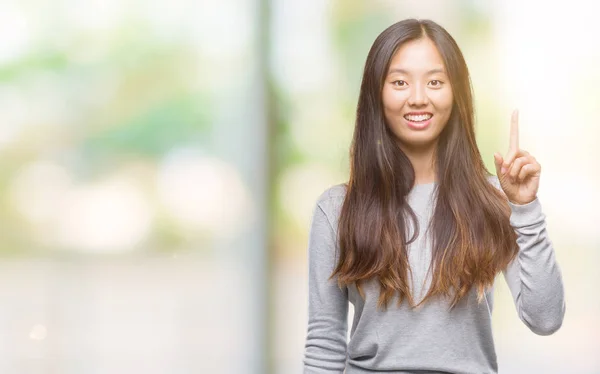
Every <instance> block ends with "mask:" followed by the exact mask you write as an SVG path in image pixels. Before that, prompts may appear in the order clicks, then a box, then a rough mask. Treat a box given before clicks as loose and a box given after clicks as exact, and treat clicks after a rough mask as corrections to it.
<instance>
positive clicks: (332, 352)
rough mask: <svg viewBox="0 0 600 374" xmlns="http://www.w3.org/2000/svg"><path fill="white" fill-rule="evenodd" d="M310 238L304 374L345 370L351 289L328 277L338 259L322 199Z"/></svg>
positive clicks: (333, 235) (316, 212)
mask: <svg viewBox="0 0 600 374" xmlns="http://www.w3.org/2000/svg"><path fill="white" fill-rule="evenodd" d="M319 200H320V201H319V203H317V205H316V207H315V209H314V212H313V217H312V223H311V227H310V232H309V239H308V290H309V295H308V331H307V335H306V344H305V351H304V374H313V373H314V374H317V373H327V374H332V373H343V371H344V368H345V365H346V345H347V342H346V338H347V335H346V334H347V328H348V326H347V325H348V322H347V316H348V291H347V289H346V288H343V289H340V288H339V287H338V285H337V282H336V281H335V279H331V280H329V279H328V278H329V276H330V275H331V273H332V272H333V269H334V267H335V262H336V261H335V259H336V253H335V252H336V244H335V243H336V238H335V234H334V232H335V231H334V229H333V226H332V224H331V222H330V220H329V218H328V217H327V215H326V214H325V210H324V209H323V206H327V205H326V203H327V202H328V201H323V199H319Z"/></svg>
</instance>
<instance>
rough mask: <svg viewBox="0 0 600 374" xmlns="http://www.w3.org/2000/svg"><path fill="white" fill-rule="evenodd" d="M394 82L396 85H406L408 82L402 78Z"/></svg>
mask: <svg viewBox="0 0 600 374" xmlns="http://www.w3.org/2000/svg"><path fill="white" fill-rule="evenodd" d="M392 84H393V85H394V86H396V87H404V86H406V82H405V81H402V80H398V81H393V82H392Z"/></svg>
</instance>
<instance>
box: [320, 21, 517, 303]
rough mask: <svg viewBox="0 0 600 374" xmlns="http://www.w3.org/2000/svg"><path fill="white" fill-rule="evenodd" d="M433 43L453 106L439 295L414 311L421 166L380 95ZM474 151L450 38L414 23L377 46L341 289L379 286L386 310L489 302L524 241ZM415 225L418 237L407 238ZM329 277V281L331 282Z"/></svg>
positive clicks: (446, 138)
mask: <svg viewBox="0 0 600 374" xmlns="http://www.w3.org/2000/svg"><path fill="white" fill-rule="evenodd" d="M421 38H429V39H430V40H431V41H432V42H433V43H434V44H435V46H436V47H437V49H438V51H439V53H440V55H441V56H442V59H443V61H444V64H445V68H446V71H447V74H448V77H449V80H450V84H451V87H452V93H453V97H454V103H453V107H452V112H451V114H450V118H449V120H448V123H447V124H446V126H445V128H444V130H443V131H442V132H441V133H440V135H439V140H438V144H437V148H436V150H435V163H436V177H437V181H438V183H437V185H436V186H435V192H436V199H435V208H434V211H433V216H432V219H431V222H430V225H429V226H428V227H427V231H431V232H432V251H433V252H432V260H431V264H430V266H429V270H428V275H429V272H432V279H431V286H430V288H429V290H428V292H427V294H426V295H425V297H424V298H423V300H422V301H421V302H420V303H419V304H417V305H415V301H414V298H413V295H411V291H410V283H409V282H408V272H410V271H411V269H410V266H409V262H408V254H407V245H408V244H410V243H412V242H413V241H414V240H416V238H417V236H418V233H419V227H418V221H417V217H416V215H415V213H414V211H413V210H412V209H411V207H410V206H409V205H408V203H407V201H406V197H407V195H408V193H409V192H410V190H411V189H412V186H413V185H414V182H415V172H414V169H413V166H412V164H411V162H410V160H409V159H408V157H407V156H406V155H405V153H404V152H403V151H402V150H401V149H400V147H399V146H398V145H397V140H396V139H395V136H394V134H393V133H392V132H391V130H390V129H389V127H388V125H387V124H386V121H385V117H384V111H383V104H382V89H383V84H384V80H385V77H386V76H387V72H388V69H389V65H390V61H391V59H392V57H393V56H394V54H395V53H396V51H397V50H398V48H399V47H400V46H402V45H403V44H404V43H406V42H409V41H413V40H418V39H421ZM491 175H492V174H491V173H490V172H489V171H488V170H487V169H486V168H485V165H484V163H483V160H482V158H481V154H480V153H479V149H478V147H477V144H476V139H475V130H474V114H473V99H472V91H471V81H470V77H469V71H468V68H467V65H466V63H465V60H464V57H463V55H462V53H461V51H460V49H459V47H458V45H457V43H456V42H455V40H454V39H453V38H452V36H451V35H450V34H449V33H448V32H447V31H446V30H445V29H444V28H442V27H441V26H440V25H438V24H437V23H435V22H433V21H430V20H416V19H407V20H403V21H401V22H398V23H396V24H394V25H392V26H390V27H388V28H387V29H386V30H384V31H383V32H382V33H381V34H380V35H379V36H378V37H377V39H376V40H375V42H374V43H373V46H372V47H371V49H370V51H369V54H368V56H367V60H366V63H365V68H364V72H363V77H362V83H361V87H360V94H359V98H358V106H357V111H356V123H355V128H354V136H353V139H352V145H351V148H350V177H349V181H348V183H347V184H346V196H345V200H344V203H343V205H342V209H341V213H340V219H339V227H338V243H339V249H340V253H339V261H338V263H337V265H336V267H335V269H334V271H333V274H332V275H331V278H333V277H335V276H337V280H338V284H339V285H340V286H344V285H346V286H347V285H350V284H352V283H354V284H356V286H357V289H358V291H359V293H360V295H361V296H362V297H363V298H364V292H363V290H362V287H361V282H362V281H366V280H368V279H370V278H372V277H376V278H377V279H378V283H379V286H380V295H379V300H378V307H383V308H387V306H388V304H389V301H390V300H391V299H392V297H393V296H394V295H396V294H397V296H398V305H401V304H402V302H403V300H404V299H407V301H408V302H409V305H410V306H411V307H417V306H419V305H421V304H422V303H425V302H426V301H427V300H429V299H431V298H433V297H435V296H436V295H442V296H449V297H451V298H452V299H451V300H452V302H451V305H450V309H452V308H454V306H455V305H456V304H458V303H459V302H460V300H461V299H462V298H463V297H464V296H465V295H466V294H467V293H468V292H469V290H470V289H471V288H472V287H476V288H477V295H478V296H477V300H478V302H481V300H482V299H483V297H484V293H485V291H486V288H487V287H491V286H492V285H493V282H494V279H495V277H496V275H497V273H498V272H500V271H501V270H503V269H505V268H506V267H507V266H508V264H509V263H510V262H511V261H512V260H513V259H514V258H515V257H516V255H517V253H518V246H517V244H516V233H515V232H514V230H513V228H512V227H511V225H510V221H509V218H510V209H509V206H508V203H507V199H506V197H505V196H504V195H503V193H502V192H501V191H500V190H499V189H498V188H496V187H494V186H493V185H492V184H491V183H490V181H488V177H490V176H491ZM407 219H412V221H413V223H414V225H413V227H414V228H415V231H414V234H413V236H412V237H411V238H410V239H408V238H407V237H406V236H407V234H406V232H405V227H406V224H407V223H408V222H407ZM331 278H330V279H331Z"/></svg>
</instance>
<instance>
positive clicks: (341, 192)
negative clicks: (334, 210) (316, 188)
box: [317, 183, 347, 204]
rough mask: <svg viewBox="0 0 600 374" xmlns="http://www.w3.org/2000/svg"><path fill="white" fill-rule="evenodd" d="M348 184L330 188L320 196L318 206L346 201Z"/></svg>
mask: <svg viewBox="0 0 600 374" xmlns="http://www.w3.org/2000/svg"><path fill="white" fill-rule="evenodd" d="M346 189H347V183H340V184H336V185H333V186H330V187H328V188H327V189H326V190H325V191H323V192H322V193H321V195H319V198H318V199H317V203H318V204H329V203H331V202H338V201H340V200H341V201H344V198H345V197H346Z"/></svg>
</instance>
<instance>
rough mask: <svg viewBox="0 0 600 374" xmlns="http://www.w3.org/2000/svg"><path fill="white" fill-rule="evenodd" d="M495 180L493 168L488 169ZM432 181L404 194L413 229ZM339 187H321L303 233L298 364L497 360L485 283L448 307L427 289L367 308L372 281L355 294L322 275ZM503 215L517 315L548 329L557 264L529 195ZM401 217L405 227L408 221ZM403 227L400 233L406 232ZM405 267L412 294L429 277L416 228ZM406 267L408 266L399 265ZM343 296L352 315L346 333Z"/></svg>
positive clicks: (446, 367)
mask: <svg viewBox="0 0 600 374" xmlns="http://www.w3.org/2000/svg"><path fill="white" fill-rule="evenodd" d="M489 181H490V183H492V184H493V185H494V186H496V188H499V189H500V184H499V181H498V178H497V177H496V176H492V177H490V178H489ZM436 186H437V184H436V183H435V182H434V183H429V184H421V185H416V186H415V187H414V188H413V189H412V190H411V192H410V193H409V195H408V203H409V204H410V206H411V207H412V209H413V210H414V211H415V213H416V214H417V216H418V218H419V226H420V228H421V230H420V233H419V235H422V234H423V233H424V232H425V229H424V228H426V227H427V223H428V222H429V220H430V218H431V215H432V212H433V204H432V203H433V197H434V194H435V191H436ZM345 193H346V187H345V186H344V185H342V184H339V185H336V186H333V187H330V188H329V189H327V190H326V191H325V192H324V193H323V194H322V195H321V196H320V197H319V199H318V201H317V204H316V207H315V209H314V212H313V218H312V223H311V226H310V233H309V240H308V263H309V272H308V274H309V278H308V286H309V299H308V331H307V335H306V343H305V350H304V374H313V373H315V374H316V373H323V374H324V373H327V374H332V373H343V372H344V370H345V373H346V374H362V373H378V372H385V373H396V374H400V373H402V374H404V373H406V374H408V373H415V374H416V373H419V374H430V373H431V374H433V373H461V374H481V373H486V374H487V373H497V372H498V362H497V359H496V352H495V349H494V339H493V335H492V310H493V303H494V300H493V288H491V289H489V290H488V291H487V292H486V295H485V300H484V301H483V302H482V303H481V304H478V303H477V294H476V290H475V288H473V289H471V291H470V293H469V294H468V295H467V296H465V297H466V298H467V299H466V300H462V301H461V302H460V303H459V304H457V305H456V307H455V308H454V310H452V311H448V306H449V304H448V303H447V301H448V300H446V301H444V300H443V299H442V298H439V297H438V298H436V299H432V300H431V301H430V302H428V303H426V304H424V305H422V306H420V307H419V308H418V309H416V310H411V309H410V307H409V306H408V303H407V302H406V301H404V302H403V303H402V305H401V306H400V307H398V306H397V304H396V299H393V300H392V301H391V302H390V304H389V306H388V309H387V310H386V311H382V310H377V300H378V297H379V286H378V283H377V282H376V281H375V280H371V281H369V282H365V283H363V288H364V292H365V300H363V299H362V298H361V297H360V295H359V294H358V291H357V289H356V287H355V286H353V285H352V286H348V287H344V288H343V289H340V288H339V287H338V286H337V283H336V281H335V279H332V280H327V278H329V276H330V275H331V273H332V271H333V269H334V266H335V264H336V261H337V252H336V250H337V251H339V247H338V246H337V239H336V237H337V223H338V218H339V213H340V209H341V206H342V203H343V201H344V196H345ZM509 205H510V207H511V209H512V213H511V216H510V223H511V225H512V226H513V228H514V229H515V231H516V233H517V235H518V237H517V243H518V245H519V249H520V252H519V254H518V256H517V257H516V258H515V260H514V261H513V262H512V263H511V264H510V265H509V266H508V267H507V268H506V270H504V271H503V275H504V279H505V280H506V282H507V284H508V286H509V288H510V291H511V294H512V296H513V300H514V304H515V307H516V310H517V314H518V316H519V318H520V319H521V320H522V321H523V323H524V324H525V325H526V326H527V327H528V328H529V329H530V330H531V331H533V332H534V333H536V334H538V335H549V334H552V333H553V332H555V331H556V330H558V329H559V328H560V326H561V324H562V321H563V317H564V314H565V296H564V286H563V281H562V275H561V270H560V268H559V266H558V264H557V262H556V259H555V253H554V248H553V245H552V242H551V240H550V238H549V237H548V232H547V230H546V221H545V215H544V213H543V212H542V207H541V205H540V201H539V198H536V199H535V200H533V201H532V202H530V203H529V204H525V205H516V204H512V203H510V202H509ZM408 222H409V232H408V233H409V234H411V235H412V232H413V231H412V230H413V229H414V228H413V227H412V225H411V224H410V220H409V221H408ZM409 237H410V236H409ZM407 250H408V253H409V262H410V266H411V269H412V272H413V279H412V281H411V287H412V288H411V289H412V290H413V295H414V296H415V301H416V302H418V301H420V300H422V298H423V297H424V296H425V293H426V291H427V287H428V285H429V283H428V282H430V281H431V275H429V276H428V277H427V279H425V274H426V272H427V269H428V266H429V263H430V261H431V243H430V238H428V237H426V236H425V235H422V236H419V237H418V239H417V240H416V241H415V242H413V243H412V244H410V245H409V246H408V248H407ZM408 274H410V273H408ZM348 302H350V303H352V304H353V306H354V320H353V322H352V328H351V330H350V340H349V341H348V339H347V331H348V330H347V328H348V323H347V321H348V306H349V304H348Z"/></svg>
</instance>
